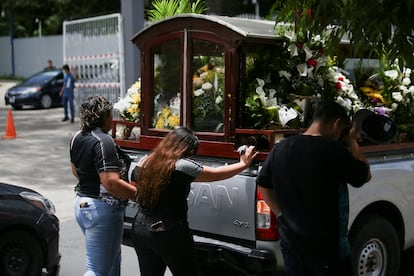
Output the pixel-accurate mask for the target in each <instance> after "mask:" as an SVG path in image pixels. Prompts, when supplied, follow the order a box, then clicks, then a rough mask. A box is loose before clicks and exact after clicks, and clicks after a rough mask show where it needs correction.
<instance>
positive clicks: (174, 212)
mask: <svg viewBox="0 0 414 276" xmlns="http://www.w3.org/2000/svg"><path fill="white" fill-rule="evenodd" d="M144 159H145V157H144ZM144 159H142V160H140V162H139V163H138V167H136V168H135V169H134V174H137V173H138V170H139V169H140V166H141V164H142V162H143V160H144ZM202 170H203V167H202V166H201V165H200V164H198V163H197V162H195V161H193V160H191V159H187V158H183V159H179V160H178V161H177V162H176V163H175V170H174V171H173V173H172V175H171V178H170V181H169V183H168V184H167V186H166V187H165V188H164V189H163V190H162V191H161V193H160V196H159V199H158V202H157V204H156V206H155V207H154V208H152V212H153V213H154V214H156V215H158V216H160V217H162V218H166V219H179V220H186V219H187V210H188V205H187V196H188V194H189V192H190V189H191V182H193V180H194V179H195V178H196V177H197V176H198V175H199V174H200V173H201V172H202ZM135 181H136V182H137V185H139V179H136V180H135ZM141 207H143V208H145V206H141Z"/></svg>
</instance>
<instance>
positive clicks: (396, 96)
mask: <svg viewBox="0 0 414 276" xmlns="http://www.w3.org/2000/svg"><path fill="white" fill-rule="evenodd" d="M392 98H393V99H394V100H396V101H397V102H401V101H402V100H403V97H402V95H401V92H392Z"/></svg>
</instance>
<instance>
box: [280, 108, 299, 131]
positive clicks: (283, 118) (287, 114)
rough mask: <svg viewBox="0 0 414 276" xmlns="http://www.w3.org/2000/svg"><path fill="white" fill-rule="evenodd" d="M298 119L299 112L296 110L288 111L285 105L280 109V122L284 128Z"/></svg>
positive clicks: (290, 109)
mask: <svg viewBox="0 0 414 276" xmlns="http://www.w3.org/2000/svg"><path fill="white" fill-rule="evenodd" d="M296 117H298V112H297V111H296V110H295V109H293V108H289V109H288V108H287V107H286V106H284V105H282V106H281V107H280V108H279V122H280V124H281V125H282V126H285V125H286V124H287V123H288V122H289V121H290V120H293V119H295V118H296Z"/></svg>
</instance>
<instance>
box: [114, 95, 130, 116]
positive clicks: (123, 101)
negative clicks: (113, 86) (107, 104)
mask: <svg viewBox="0 0 414 276" xmlns="http://www.w3.org/2000/svg"><path fill="white" fill-rule="evenodd" d="M129 106H130V103H129V98H128V97H124V98H120V99H119V101H118V102H116V103H115V104H114V109H115V110H118V111H119V112H120V113H122V112H124V111H125V110H127V108H128V107H129Z"/></svg>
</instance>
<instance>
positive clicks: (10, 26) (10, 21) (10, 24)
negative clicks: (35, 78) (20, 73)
mask: <svg viewBox="0 0 414 276" xmlns="http://www.w3.org/2000/svg"><path fill="white" fill-rule="evenodd" d="M12 2H13V1H12V0H9V4H10V5H9V35H10V52H11V54H10V56H11V69H12V71H11V76H12V77H13V78H14V76H15V70H14V41H13V6H12V5H13V3H12Z"/></svg>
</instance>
